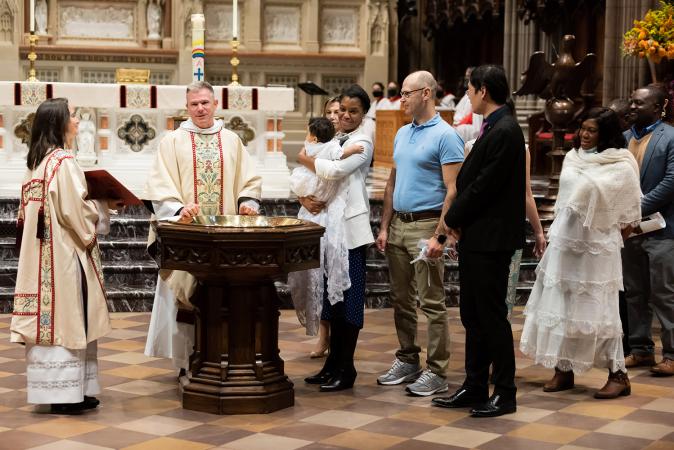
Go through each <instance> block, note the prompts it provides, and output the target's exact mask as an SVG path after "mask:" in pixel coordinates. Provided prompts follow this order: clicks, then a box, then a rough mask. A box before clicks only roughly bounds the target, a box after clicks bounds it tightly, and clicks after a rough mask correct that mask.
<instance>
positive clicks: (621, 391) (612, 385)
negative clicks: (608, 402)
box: [594, 370, 632, 399]
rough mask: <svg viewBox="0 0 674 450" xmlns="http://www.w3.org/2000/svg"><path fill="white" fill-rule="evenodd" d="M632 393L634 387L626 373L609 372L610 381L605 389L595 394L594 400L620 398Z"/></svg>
mask: <svg viewBox="0 0 674 450" xmlns="http://www.w3.org/2000/svg"><path fill="white" fill-rule="evenodd" d="M631 393H632V386H631V385H630V379H629V378H627V374H626V373H625V372H621V371H618V372H611V371H610V370H609V372H608V380H607V381H606V384H605V385H604V387H603V388H601V389H600V390H598V391H597V392H596V393H595V394H594V398H600V399H608V398H618V397H619V396H621V395H623V396H627V395H630V394H631Z"/></svg>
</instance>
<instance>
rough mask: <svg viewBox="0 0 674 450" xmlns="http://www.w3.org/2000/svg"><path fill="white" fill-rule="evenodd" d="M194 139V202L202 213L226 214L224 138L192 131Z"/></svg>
mask: <svg viewBox="0 0 674 450" xmlns="http://www.w3.org/2000/svg"><path fill="white" fill-rule="evenodd" d="M190 139H191V141H192V164H193V167H194V203H196V204H198V205H199V209H200V212H201V214H203V215H207V216H217V215H222V214H224V212H223V203H222V188H223V186H222V182H223V164H222V139H221V137H220V132H218V133H216V134H215V135H212V134H199V135H197V134H196V133H194V132H190Z"/></svg>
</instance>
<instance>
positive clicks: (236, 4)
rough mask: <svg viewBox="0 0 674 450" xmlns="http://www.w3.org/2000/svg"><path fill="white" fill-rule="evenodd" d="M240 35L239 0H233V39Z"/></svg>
mask: <svg viewBox="0 0 674 450" xmlns="http://www.w3.org/2000/svg"><path fill="white" fill-rule="evenodd" d="M238 37H239V2H238V0H232V39H237V38H238Z"/></svg>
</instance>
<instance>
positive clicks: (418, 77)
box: [405, 70, 438, 92]
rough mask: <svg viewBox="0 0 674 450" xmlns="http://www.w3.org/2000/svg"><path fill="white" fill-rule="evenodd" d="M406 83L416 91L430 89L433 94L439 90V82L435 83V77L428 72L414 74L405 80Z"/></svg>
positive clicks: (420, 71) (421, 71)
mask: <svg viewBox="0 0 674 450" xmlns="http://www.w3.org/2000/svg"><path fill="white" fill-rule="evenodd" d="M405 81H406V82H409V84H411V85H412V86H414V87H415V89H420V88H429V89H430V90H431V92H435V91H436V90H437V89H438V82H437V81H435V77H433V74H431V73H430V72H428V71H426V70H419V71H417V72H412V73H411V74H409V75H408V76H407V78H405Z"/></svg>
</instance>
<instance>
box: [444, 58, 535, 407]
mask: <svg viewBox="0 0 674 450" xmlns="http://www.w3.org/2000/svg"><path fill="white" fill-rule="evenodd" d="M509 93H510V90H509V88H508V82H507V80H506V76H505V72H504V70H503V68H502V67H498V66H491V65H487V66H480V67H478V68H477V69H475V70H473V72H472V73H471V76H470V82H469V84H468V91H467V93H466V94H467V95H468V96H469V98H470V101H471V105H472V107H473V112H475V113H476V114H482V115H483V116H484V123H483V126H482V130H481V133H480V135H479V137H478V138H477V141H476V142H475V145H474V146H473V149H472V151H471V152H470V154H469V155H468V157H467V158H466V161H465V162H464V165H463V167H462V168H461V171H460V172H459V175H458V177H457V180H456V188H457V196H456V199H455V200H454V203H452V206H451V208H450V209H449V211H448V212H447V214H446V215H445V223H446V225H447V226H448V227H449V231H450V233H452V234H453V235H455V236H456V237H457V238H458V239H459V276H460V287H461V304H460V307H461V309H460V311H461V322H462V323H463V326H464V328H465V329H466V379H465V381H464V382H463V385H462V386H461V388H460V389H459V390H457V391H456V392H455V393H454V394H453V395H451V396H450V397H439V398H435V399H433V403H434V404H435V405H438V406H444V407H447V408H459V407H472V408H473V409H472V410H471V414H472V416H473V417H495V416H500V415H503V414H508V413H513V412H515V410H516V403H515V392H516V391H517V388H516V387H515V353H514V349H513V335H512V330H511V328H510V323H509V322H508V318H507V313H508V310H507V307H506V304H505V298H506V291H507V287H508V267H509V265H510V259H511V257H512V255H513V253H514V251H515V250H516V249H518V248H522V247H523V245H524V233H525V231H524V230H525V228H524V227H525V206H524V199H525V164H526V162H525V161H526V160H525V158H526V156H525V148H524V136H523V134H522V129H521V128H520V127H519V125H518V124H517V121H516V120H515V118H514V117H513V116H512V114H511V111H510V108H509V107H508V106H507V105H505V103H506V100H507V98H508V96H509ZM490 365H493V374H492V382H493V384H494V385H495V387H494V393H493V395H492V396H491V397H489V366H490Z"/></svg>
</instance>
